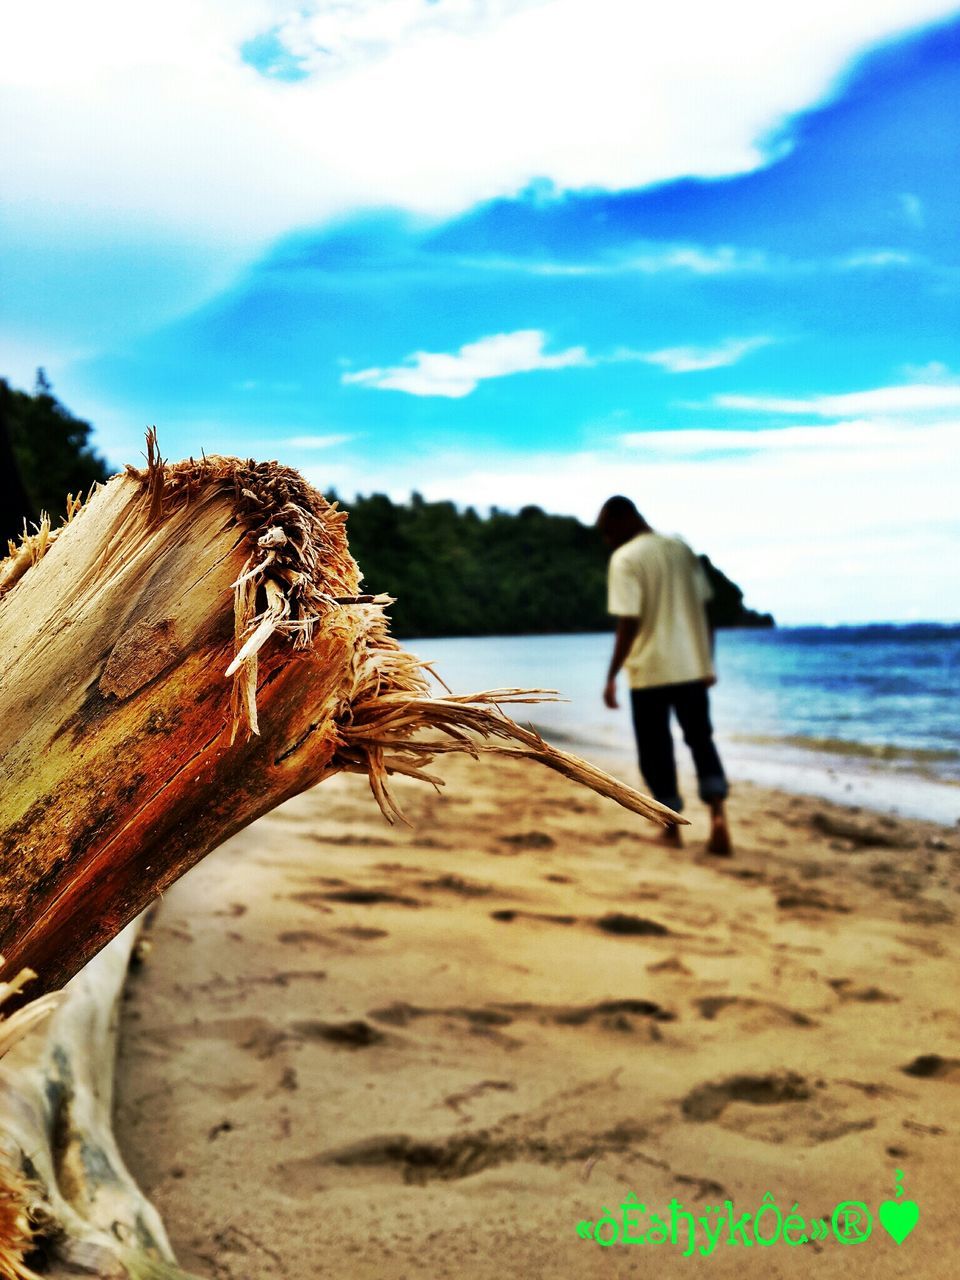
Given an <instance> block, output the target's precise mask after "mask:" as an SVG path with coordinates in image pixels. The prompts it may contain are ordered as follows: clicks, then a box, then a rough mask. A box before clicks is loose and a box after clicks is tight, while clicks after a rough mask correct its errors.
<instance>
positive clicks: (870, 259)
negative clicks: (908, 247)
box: [837, 249, 916, 271]
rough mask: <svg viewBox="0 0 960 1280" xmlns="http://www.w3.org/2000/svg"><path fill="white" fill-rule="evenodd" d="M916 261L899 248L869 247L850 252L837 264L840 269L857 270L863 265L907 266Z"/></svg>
mask: <svg viewBox="0 0 960 1280" xmlns="http://www.w3.org/2000/svg"><path fill="white" fill-rule="evenodd" d="M915 262H916V258H914V256H913V254H911V253H903V252H902V251H901V250H900V249H870V250H864V251H863V252H862V253H851V254H850V255H849V256H848V257H846V258H841V259H840V262H839V263H838V264H837V265H838V266H839V267H840V269H841V270H842V271H857V270H860V269H862V268H864V267H867V268H869V267H909V266H912V265H913V264H914V263H915Z"/></svg>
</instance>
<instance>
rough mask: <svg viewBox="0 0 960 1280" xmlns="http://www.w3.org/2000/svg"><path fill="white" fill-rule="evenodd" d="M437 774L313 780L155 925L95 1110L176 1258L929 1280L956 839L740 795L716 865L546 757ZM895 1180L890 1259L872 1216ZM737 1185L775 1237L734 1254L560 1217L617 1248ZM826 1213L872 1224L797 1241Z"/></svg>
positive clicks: (222, 855)
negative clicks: (377, 788) (107, 1088)
mask: <svg viewBox="0 0 960 1280" xmlns="http://www.w3.org/2000/svg"><path fill="white" fill-rule="evenodd" d="M441 771H442V773H443V775H444V777H445V778H446V782H447V785H446V787H445V788H444V789H443V791H442V792H441V793H440V794H437V793H435V792H434V791H433V790H432V789H430V788H427V787H423V786H421V785H417V784H413V783H406V784H405V783H403V782H402V781H401V782H400V783H398V784H397V787H396V792H397V795H398V798H399V799H400V802H401V804H402V806H403V808H404V810H405V812H406V813H407V816H408V817H409V819H410V822H411V824H412V826H411V827H410V828H405V827H396V828H390V827H388V826H387V825H386V824H385V822H384V821H383V819H382V818H381V816H380V814H379V811H378V810H377V808H376V806H375V804H374V803H373V800H372V798H371V797H370V794H369V791H368V789H367V786H366V783H365V781H364V780H363V779H361V778H358V777H339V778H336V779H334V780H332V781H331V782H328V783H325V784H324V785H323V786H321V787H320V788H318V789H316V790H315V791H313V792H310V793H307V794H305V795H302V796H300V797H298V798H297V799H295V800H293V801H291V802H289V803H288V804H286V805H284V806H283V807H282V808H281V809H279V810H277V811H276V812H274V813H273V814H271V815H270V816H269V817H267V818H265V819H263V820H261V821H260V822H258V823H257V824H255V825H254V826H252V827H250V828H248V829H247V830H246V831H244V832H242V833H241V834H240V835H238V836H237V837H235V838H234V839H233V840H231V841H230V842H229V843H228V844H226V845H224V846H223V847H222V848H221V849H219V850H218V851H217V852H216V853H214V854H212V855H211V856H210V857H208V858H207V859H206V860H205V861H204V862H202V863H201V864H200V865H199V866H197V867H196V868H195V869H194V870H193V871H192V872H190V873H189V874H188V875H187V876H186V877H185V878H184V879H183V880H181V881H180V882H179V883H177V884H176V885H175V886H174V888H173V889H172V890H171V891H170V892H169V893H168V894H167V895H166V896H165V898H164V900H163V902H162V904H161V905H160V907H159V909H158V910H157V911H156V913H155V917H154V919H153V921H152V923H151V927H150V931H149V934H148V938H149V949H148V950H147V953H146V955H145V957H144V960H143V963H142V964H141V965H140V966H139V968H138V969H137V970H136V971H135V972H134V973H133V974H132V975H131V979H130V982H129V984H128V990H127V993H126V999H125V1005H124V1009H125V1013H124V1019H123V1025H122V1035H121V1058H120V1063H119V1069H118V1096H117V1101H116V1110H117V1118H116V1129H117V1134H118V1138H119V1141H120V1144H121V1147H122V1149H123V1151H124V1153H125V1155H126V1158H127V1161H128V1164H129V1166H130V1168H131V1170H132V1172H133V1173H134V1175H135V1176H136V1178H137V1179H138V1181H139V1182H140V1184H141V1186H142V1187H143V1188H144V1190H145V1191H146V1192H147V1194H148V1195H149V1196H150V1197H151V1198H152V1200H153V1201H154V1203H155V1204H156V1206H157V1207H158V1209H159V1211H160V1213H161V1214H162V1216H163V1218H164V1221H165V1223H166V1225H167V1229H168V1231H169V1234H170V1238H171V1241H172V1243H173V1246H174V1249H175V1252H176V1254H177V1257H178V1259H179V1261H180V1263H181V1265H182V1266H183V1267H184V1268H186V1269H188V1270H190V1271H192V1272H195V1273H196V1274H198V1275H200V1276H206V1277H211V1278H214V1277H215V1278H216V1280H267V1278H268V1277H269V1278H270V1280H310V1278H312V1277H322V1276H331V1277H333V1276H336V1277H355V1278H356V1280H373V1278H374V1277H381V1278H384V1280H401V1278H402V1277H408V1278H411V1280H412V1277H418V1276H428V1277H464V1278H465V1280H488V1278H489V1280H492V1278H493V1277H497V1280H499V1278H500V1277H502V1276H504V1275H507V1276H523V1277H541V1276H542V1277H551V1278H566V1277H581V1276H583V1277H590V1278H592V1277H600V1276H603V1277H611V1276H615V1277H626V1276H628V1275H637V1274H656V1275H657V1276H658V1277H673V1276H681V1275H682V1276H687V1275H692V1274H694V1272H693V1271H691V1270H690V1268H695V1269H696V1271H697V1272H699V1273H701V1274H706V1273H707V1272H709V1273H712V1274H713V1275H716V1276H720V1277H732V1276H734V1275H736V1276H740V1275H742V1274H744V1273H747V1274H750V1275H755V1276H757V1277H764V1280H768V1278H769V1277H781V1276H782V1277H794V1276H797V1277H799V1276H804V1277H806V1276H809V1275H812V1274H824V1275H832V1276H839V1275H843V1276H867V1275H869V1276H870V1277H871V1280H885V1278H887V1277H900V1276H903V1277H906V1276H924V1277H948V1276H949V1277H953V1276H955V1275H956V1274H957V1272H958V1268H960V1244H958V1240H957V1232H956V1225H955V1224H956V1211H955V1192H956V1177H955V1173H953V1172H951V1171H953V1170H955V1169H956V1168H957V1166H958V1162H960V1012H958V1008H957V1003H958V1002H957V995H958V979H957V957H956V948H957V944H956V941H955V930H954V919H955V915H956V910H957V902H958V890H960V836H958V832H957V829H956V828H952V829H950V828H940V827H937V826H935V825H933V824H927V823H923V822H919V821H913V820H902V819H893V818H884V817H880V816H877V815H876V814H872V813H870V812H867V811H855V810H850V809H848V808H842V807H839V806H837V805H833V804H830V803H827V802H825V801H822V800H818V799H813V798H808V797H803V796H796V795H786V794H784V793H780V792H776V791H771V790H765V789H763V788H760V787H757V786H753V785H750V784H746V783H739V784H737V786H736V788H735V793H734V796H733V798H732V801H731V818H732V825H733V830H734V835H735V839H736V857H735V858H733V859H732V860H721V859H716V858H709V857H707V856H706V855H705V854H704V853H703V839H704V834H705V829H706V820H705V816H704V814H703V813H702V812H701V811H700V806H698V805H696V803H695V802H694V803H693V804H692V805H691V807H690V811H689V814H688V816H689V817H690V818H691V822H692V825H691V826H690V827H689V828H687V829H686V830H685V839H686V847H685V848H684V849H683V850H682V851H679V852H678V851H674V850H671V849H668V848H666V847H664V846H663V845H661V844H660V843H658V841H657V831H656V829H655V828H654V827H652V826H649V825H648V824H646V823H644V822H642V821H641V820H640V819H637V818H635V817H634V816H632V815H630V814H628V813H626V812H625V811H623V810H621V809H618V808H617V807H616V806H615V805H614V804H612V803H610V802H607V801H603V800H601V799H598V798H596V797H594V796H592V795H590V794H587V793H585V792H581V791H579V790H578V789H577V788H575V787H573V786H572V785H571V784H568V783H566V782H565V781H564V780H563V779H560V778H558V777H555V776H554V775H551V774H550V773H548V772H547V771H546V770H543V769H539V768H535V767H522V766H520V765H518V764H516V763H514V762H509V761H503V760H492V759H488V760H484V761H482V762H480V763H476V762H473V761H469V760H455V761H448V762H446V763H444V765H443V766H442V770H441ZM624 776H627V777H629V778H630V780H633V775H632V774H629V773H626V774H625V775H624ZM689 790H690V788H689V785H688V792H689ZM897 1169H900V1170H902V1171H903V1187H904V1191H905V1199H907V1200H913V1201H915V1202H916V1203H917V1204H918V1205H919V1207H920V1217H919V1222H918V1224H917V1226H916V1228H915V1230H914V1231H913V1233H912V1234H911V1235H910V1236H909V1237H908V1238H906V1239H905V1240H904V1242H903V1243H902V1244H897V1243H896V1242H895V1241H894V1239H892V1238H891V1236H890V1235H889V1234H888V1233H887V1231H886V1230H885V1229H884V1228H883V1227H882V1225H881V1223H880V1221H879V1219H878V1208H879V1206H880V1204H881V1202H882V1201H884V1200H892V1199H893V1198H894V1192H895V1171H896V1170H897ZM768 1192H769V1193H771V1199H772V1201H774V1202H775V1203H776V1205H777V1206H778V1208H779V1210H780V1211H781V1213H782V1215H783V1218H784V1219H786V1218H787V1216H788V1215H789V1214H790V1213H791V1210H793V1212H794V1214H795V1215H798V1216H799V1217H802V1218H803V1219H804V1228H805V1229H801V1228H798V1227H797V1226H796V1222H797V1218H796V1217H795V1218H794V1220H793V1226H792V1231H791V1232H788V1231H787V1230H786V1228H787V1227H788V1226H790V1224H789V1223H783V1224H781V1228H780V1230H781V1235H780V1238H779V1239H777V1240H776V1242H775V1243H773V1244H770V1245H769V1246H766V1247H764V1246H762V1245H759V1244H756V1243H754V1242H753V1236H752V1226H748V1229H747V1233H746V1234H747V1238H746V1239H743V1240H742V1243H736V1244H731V1243H730V1240H729V1225H728V1227H727V1228H725V1229H724V1230H723V1232H722V1234H717V1238H716V1243H715V1244H714V1245H713V1246H711V1245H710V1244H709V1235H708V1234H707V1227H704V1226H702V1225H701V1226H697V1228H696V1230H697V1233H698V1234H697V1237H696V1244H697V1247H698V1248H699V1249H700V1250H701V1252H700V1253H699V1254H698V1256H697V1257H696V1258H691V1257H686V1256H684V1254H685V1252H687V1251H688V1245H687V1240H688V1224H687V1223H686V1221H685V1220H684V1219H681V1218H679V1217H677V1242H676V1243H671V1241H670V1239H669V1238H668V1239H667V1240H666V1241H665V1242H664V1243H661V1244H656V1243H655V1242H653V1241H648V1242H647V1243H645V1244H629V1243H623V1242H621V1241H619V1240H618V1242H617V1243H616V1244H615V1245H611V1246H609V1247H601V1246H600V1245H598V1244H597V1242H596V1240H595V1239H593V1238H589V1233H590V1232H592V1231H593V1226H590V1227H586V1226H585V1227H583V1228H581V1230H582V1232H583V1233H584V1234H585V1235H588V1238H581V1236H580V1235H578V1230H577V1227H578V1223H583V1224H595V1223H597V1221H598V1220H599V1219H601V1218H603V1217H604V1214H605V1213H607V1214H608V1216H609V1217H612V1218H613V1219H614V1220H615V1222H616V1224H617V1231H618V1232H619V1233H623V1230H622V1223H623V1215H622V1210H621V1205H622V1204H623V1203H624V1201H625V1200H626V1197H627V1195H628V1194H629V1193H634V1194H635V1195H636V1197H637V1199H638V1200H639V1201H640V1202H641V1203H642V1205H644V1206H646V1210H645V1211H644V1212H641V1213H640V1214H639V1215H635V1216H634V1217H632V1218H628V1221H629V1223H631V1224H632V1225H631V1226H630V1227H629V1229H628V1230H627V1232H626V1233H625V1234H627V1235H628V1236H630V1237H631V1238H635V1236H636V1235H637V1234H641V1235H642V1234H643V1233H644V1232H645V1231H646V1232H649V1231H650V1229H651V1226H652V1227H654V1228H655V1227H656V1222H655V1221H653V1220H652V1219H651V1218H650V1212H651V1211H652V1212H654V1213H656V1214H659V1215H660V1216H661V1217H662V1218H663V1219H664V1221H665V1222H666V1223H667V1225H668V1226H669V1223H670V1219H671V1212H670V1205H671V1201H674V1203H675V1210H674V1212H675V1214H679V1212H680V1208H682V1209H683V1210H687V1211H690V1212H692V1213H693V1214H694V1216H700V1217H703V1218H704V1219H705V1221H706V1223H707V1226H708V1227H709V1230H710V1231H713V1230H714V1226H713V1225H711V1224H714V1223H716V1221H717V1220H718V1219H719V1217H720V1212H719V1211H722V1210H723V1208H724V1205H725V1202H726V1201H730V1202H731V1204H732V1205H733V1206H734V1213H733V1217H734V1218H736V1219H739V1218H740V1216H741V1215H742V1214H743V1213H744V1212H748V1213H750V1214H751V1215H754V1214H755V1213H756V1211H757V1210H758V1209H760V1208H761V1207H762V1202H763V1197H764V1195H765V1193H768ZM843 1201H860V1202H863V1203H864V1204H865V1205H866V1206H867V1207H868V1208H869V1210H870V1213H871V1215H872V1217H873V1219H874V1221H873V1223H872V1234H871V1235H870V1236H869V1238H867V1239H864V1240H863V1241H861V1242H860V1243H856V1244H853V1243H850V1242H849V1240H848V1242H847V1243H841V1242H840V1241H839V1240H838V1239H837V1238H836V1236H835V1234H834V1233H833V1232H832V1230H830V1228H829V1224H830V1222H831V1216H832V1215H833V1212H834V1208H835V1206H837V1204H838V1203H839V1202H843ZM767 1203H770V1200H768V1202H767ZM677 1206H679V1207H677ZM794 1206H796V1207H795V1208H794ZM711 1210H712V1211H713V1212H712V1213H711V1212H710V1211H711ZM629 1212H631V1210H630V1209H629V1205H628V1214H629ZM728 1216H729V1215H728ZM820 1220H824V1221H825V1222H826V1224H827V1233H826V1234H825V1235H823V1236H822V1237H820V1238H809V1239H808V1240H807V1242H806V1243H803V1244H800V1243H798V1241H799V1237H800V1235H801V1234H805V1235H810V1236H818V1235H819V1228H818V1227H816V1226H812V1224H814V1223H816V1222H819V1221H820ZM888 1220H889V1219H888ZM839 1221H840V1222H841V1223H842V1222H843V1221H844V1219H842V1218H841V1219H840V1220H839ZM847 1221H850V1222H852V1221H853V1220H852V1219H849V1220H847ZM776 1226H777V1216H776V1215H775V1214H774V1213H773V1212H772V1211H770V1212H767V1213H766V1214H765V1215H764V1217H763V1219H762V1222H761V1225H760V1226H759V1227H758V1230H759V1232H760V1233H761V1234H762V1235H769V1234H771V1233H772V1231H773V1228H774V1227H776ZM604 1231H606V1232H607V1233H609V1231H610V1227H609V1225H607V1226H606V1227H605V1228H602V1229H601V1236H602V1235H603V1233H604ZM785 1237H786V1238H785ZM735 1238H736V1239H741V1237H735ZM747 1249H748V1250H749V1253H748V1254H747V1255H746V1256H745V1250H747Z"/></svg>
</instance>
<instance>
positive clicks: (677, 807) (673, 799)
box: [653, 796, 683, 813]
mask: <svg viewBox="0 0 960 1280" xmlns="http://www.w3.org/2000/svg"><path fill="white" fill-rule="evenodd" d="M653 798H654V800H658V801H659V802H660V804H665V805H666V806H667V808H668V809H672V810H673V811H674V813H682V812H683V797H682V796H654V797H653Z"/></svg>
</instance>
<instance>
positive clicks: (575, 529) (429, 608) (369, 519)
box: [328, 493, 773, 637]
mask: <svg viewBox="0 0 960 1280" xmlns="http://www.w3.org/2000/svg"><path fill="white" fill-rule="evenodd" d="M336 496H337V495H336V494H333V493H331V494H328V497H330V498H334V499H335V498H336ZM342 505H343V506H345V507H346V508H347V509H348V510H349V513H350V516H349V520H348V521H347V533H348V536H349V539H350V548H351V550H352V551H353V553H354V555H355V556H356V558H357V560H358V562H359V563H360V565H361V566H362V568H363V571H364V575H365V584H366V586H367V588H368V589H369V590H370V591H374V592H384V593H385V594H387V595H391V596H394V597H395V598H396V603H395V604H394V605H393V606H392V608H391V614H392V616H393V619H394V628H393V629H394V631H395V632H396V634H397V635H399V636H404V637H414V636H468V635H470V636H476V635H522V634H536V633H549V632H563V631H602V630H606V629H608V628H609V627H610V626H611V625H612V624H611V620H610V617H609V616H608V614H607V611H606V572H607V569H606V566H607V554H608V553H607V549H606V547H605V546H604V544H603V541H602V539H601V538H600V535H599V534H598V533H597V531H596V530H595V529H593V528H591V527H590V526H588V525H584V524H581V523H580V521H579V520H577V519H575V518H574V517H573V516H556V515H549V514H547V513H546V512H545V511H542V510H541V509H540V507H533V506H530V507H524V508H523V509H522V510H521V511H519V512H518V513H517V514H515V515H513V514H508V513H507V512H503V511H498V510H497V509H496V508H494V509H493V510H492V511H491V513H490V515H489V516H486V517H481V516H479V515H478V514H477V512H476V511H474V510H473V508H472V507H468V508H467V510H466V511H462V512H461V511H458V510H457V508H456V507H455V506H454V504H453V503H452V502H425V501H424V500H423V498H422V497H421V496H420V495H419V494H416V493H415V494H413V496H412V498H411V500H410V502H409V504H406V503H405V504H402V505H399V504H397V503H394V502H392V501H391V499H390V498H388V497H386V496H385V495H384V494H380V493H375V494H372V495H370V497H366V498H363V497H358V498H356V499H355V500H354V501H352V502H347V503H342ZM701 559H702V560H703V564H704V567H705V568H706V570H707V574H708V576H709V577H710V580H711V583H712V585H713V590H714V599H713V601H712V602H711V606H710V613H711V621H712V622H713V624H714V626H717V627H770V626H773V618H772V617H771V616H770V615H769V614H758V613H756V612H754V611H753V610H751V609H748V608H746V607H745V606H744V604H743V592H742V591H741V590H740V588H739V587H738V586H737V585H736V584H735V583H733V582H731V581H730V579H729V578H727V577H726V576H725V575H724V574H723V573H721V572H720V570H719V569H717V568H716V567H715V566H714V565H713V564H712V563H711V562H710V560H709V559H708V558H707V557H706V556H703V557H701Z"/></svg>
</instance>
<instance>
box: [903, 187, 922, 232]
mask: <svg viewBox="0 0 960 1280" xmlns="http://www.w3.org/2000/svg"><path fill="white" fill-rule="evenodd" d="M900 211H901V212H902V214H903V217H904V220H905V221H906V222H908V223H909V224H910V226H911V227H915V228H916V230H917V231H922V230H923V226H924V223H925V222H926V213H925V211H924V208H923V201H922V200H921V199H920V197H919V196H916V195H914V194H913V193H912V192H910V191H904V192H903V193H902V194H901V196H900Z"/></svg>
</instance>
